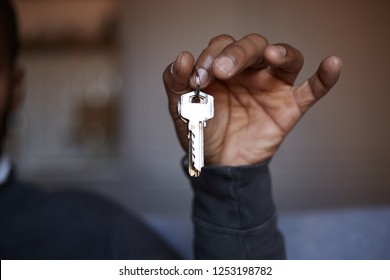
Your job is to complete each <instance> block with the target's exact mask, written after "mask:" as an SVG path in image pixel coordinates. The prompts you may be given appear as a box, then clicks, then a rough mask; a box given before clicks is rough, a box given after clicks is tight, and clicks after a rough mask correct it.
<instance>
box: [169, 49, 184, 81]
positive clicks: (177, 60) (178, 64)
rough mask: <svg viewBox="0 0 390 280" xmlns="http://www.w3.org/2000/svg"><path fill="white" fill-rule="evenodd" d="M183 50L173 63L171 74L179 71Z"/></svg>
mask: <svg viewBox="0 0 390 280" xmlns="http://www.w3.org/2000/svg"><path fill="white" fill-rule="evenodd" d="M182 55H183V52H181V53H179V55H178V56H177V58H176V59H175V61H174V62H173V63H172V64H171V74H172V75H175V74H176V73H177V70H178V67H179V66H180V61H181V57H182Z"/></svg>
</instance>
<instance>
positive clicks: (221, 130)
mask: <svg viewBox="0 0 390 280" xmlns="http://www.w3.org/2000/svg"><path fill="white" fill-rule="evenodd" d="M302 65H303V56H302V54H301V53H300V52H299V51H298V50H297V49H295V48H293V47H292V46H290V45H287V44H275V45H271V44H269V43H268V42H267V40H266V39H265V38H264V37H262V36H261V35H258V34H250V35H247V36H245V37H244V38H242V39H241V40H238V41H236V40H235V39H233V38H232V37H231V36H229V35H220V36H217V37H215V38H213V39H212V40H211V41H210V43H209V45H208V47H207V48H205V49H204V50H203V52H202V53H201V55H200V56H199V58H198V59H197V60H196V61H195V59H194V57H193V56H192V55H191V54H190V53H188V52H182V53H180V54H179V56H178V57H177V59H176V60H175V62H174V63H173V64H171V65H169V66H168V67H167V68H166V70H165V71H164V74H163V80H164V84H165V89H166V92H167V94H168V99H169V111H170V114H171V116H172V119H173V121H174V124H175V127H176V132H177V135H178V137H179V140H180V143H181V145H182V147H183V148H184V149H185V150H187V147H188V140H187V124H186V123H184V122H183V121H182V120H181V119H180V117H179V116H178V114H177V107H176V106H177V102H178V100H179V98H180V96H181V95H182V94H183V93H186V92H189V91H190V90H191V88H195V76H194V75H195V74H194V72H193V68H194V67H196V69H197V70H198V73H199V76H200V81H201V88H202V91H204V92H206V93H207V94H211V95H212V96H214V106H215V114H214V118H213V119H211V120H209V121H208V122H207V127H206V128H205V131H204V149H205V154H204V156H205V165H227V166H237V165H246V164H254V163H259V162H262V161H264V160H266V159H268V158H270V157H271V156H272V155H273V154H274V153H275V152H276V151H277V149H278V147H279V146H280V144H281V143H282V141H283V139H284V138H285V137H286V136H287V134H288V133H289V132H290V130H291V129H292V128H293V127H294V125H295V124H296V123H297V122H298V120H299V119H300V118H301V117H302V115H303V114H304V113H305V112H306V111H307V110H308V109H309V108H310V107H311V106H312V105H313V104H314V103H315V102H316V101H318V100H319V99H320V98H321V97H323V96H324V95H325V94H326V93H327V92H328V91H329V90H330V89H331V88H332V87H333V86H334V85H335V83H336V82H337V80H338V78H339V75H340V68H341V60H340V59H339V58H337V57H334V56H331V57H328V58H326V59H324V60H323V61H322V62H321V64H320V66H319V68H318V70H317V72H316V73H314V74H313V76H312V77H311V78H309V79H308V80H307V81H305V82H304V83H303V84H301V85H294V82H295V79H296V78H297V76H298V74H299V72H300V70H301V68H302Z"/></svg>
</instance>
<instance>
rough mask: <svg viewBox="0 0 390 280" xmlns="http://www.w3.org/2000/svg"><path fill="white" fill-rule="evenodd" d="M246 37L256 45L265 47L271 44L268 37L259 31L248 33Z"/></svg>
mask: <svg viewBox="0 0 390 280" xmlns="http://www.w3.org/2000/svg"><path fill="white" fill-rule="evenodd" d="M245 38H246V39H247V40H248V42H250V43H252V44H254V45H256V46H261V47H265V46H267V45H268V44H269V43H268V40H267V38H265V37H264V36H262V35H260V34H257V33H251V34H248V35H247V36H245Z"/></svg>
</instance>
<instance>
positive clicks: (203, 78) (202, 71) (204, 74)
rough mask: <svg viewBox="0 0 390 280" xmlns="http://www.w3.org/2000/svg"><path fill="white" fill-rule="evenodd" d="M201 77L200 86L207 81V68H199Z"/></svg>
mask: <svg viewBox="0 0 390 280" xmlns="http://www.w3.org/2000/svg"><path fill="white" fill-rule="evenodd" d="M198 74H199V79H200V86H201V87H203V86H204V85H205V84H206V83H207V79H208V77H209V76H208V74H207V71H206V69H204V68H199V69H198Z"/></svg>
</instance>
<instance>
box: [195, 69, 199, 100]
mask: <svg viewBox="0 0 390 280" xmlns="http://www.w3.org/2000/svg"><path fill="white" fill-rule="evenodd" d="M194 71H195V85H196V89H195V91H194V92H195V97H196V98H199V93H200V76H199V72H198V69H196V68H195V67H194Z"/></svg>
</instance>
